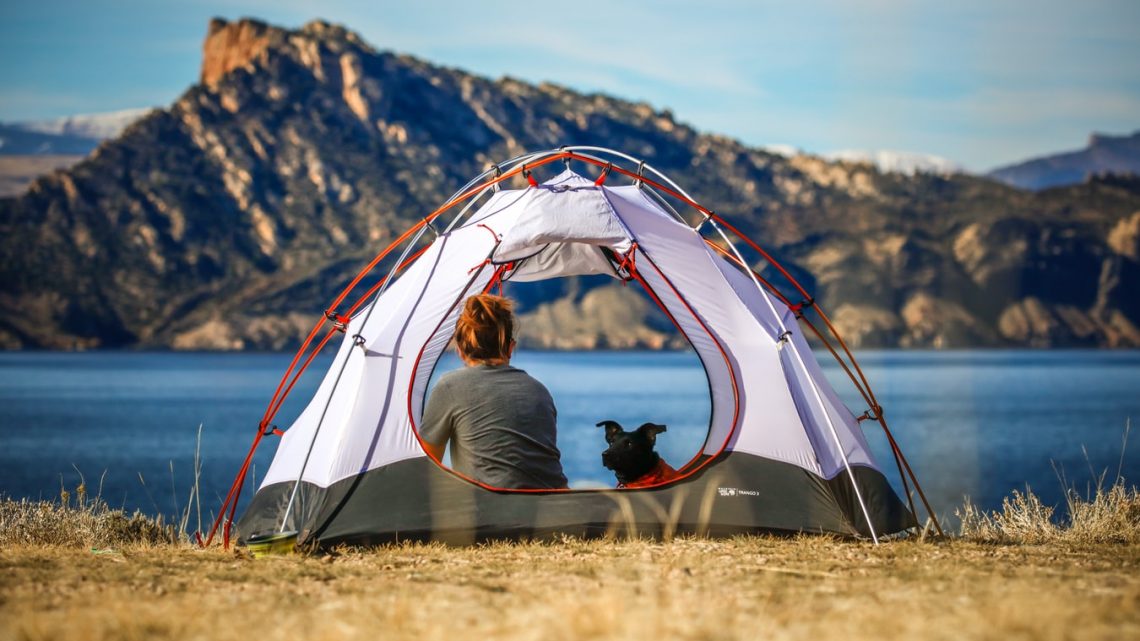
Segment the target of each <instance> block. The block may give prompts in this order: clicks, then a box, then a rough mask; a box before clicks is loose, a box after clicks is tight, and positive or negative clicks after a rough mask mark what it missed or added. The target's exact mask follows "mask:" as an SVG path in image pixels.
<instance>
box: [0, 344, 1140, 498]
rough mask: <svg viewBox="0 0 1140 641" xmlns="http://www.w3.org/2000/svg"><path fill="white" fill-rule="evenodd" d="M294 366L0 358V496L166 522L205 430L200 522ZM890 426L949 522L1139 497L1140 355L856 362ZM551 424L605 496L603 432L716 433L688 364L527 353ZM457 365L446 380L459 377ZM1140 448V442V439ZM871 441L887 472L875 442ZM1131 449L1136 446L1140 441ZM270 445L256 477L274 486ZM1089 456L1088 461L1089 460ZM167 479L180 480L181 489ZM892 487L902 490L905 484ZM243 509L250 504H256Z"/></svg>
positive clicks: (683, 358) (112, 357) (568, 464)
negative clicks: (967, 500) (648, 428)
mask: <svg viewBox="0 0 1140 641" xmlns="http://www.w3.org/2000/svg"><path fill="white" fill-rule="evenodd" d="M289 359H290V355H285V354H181V353H86V354H53V353H3V354H0V494H5V495H8V496H12V497H30V498H55V497H57V496H58V495H59V489H60V486H61V483H62V485H64V486H66V487H67V488H68V489H69V490H72V491H73V490H74V487H75V485H76V484H77V483H78V482H79V478H80V476H79V475H80V473H82V474H83V475H84V476H85V477H86V479H87V484H88V486H89V488H90V491H91V493H92V494H93V493H94V492H95V491H96V489H97V487H98V486H99V483H100V477H102V495H103V497H104V498H105V499H106V500H107V501H108V502H109V503H111V504H112V505H114V506H123V507H126V508H127V509H136V508H137V509H141V510H144V511H146V512H151V513H153V512H162V513H166V514H172V513H174V512H176V510H177V509H178V508H179V507H180V506H184V505H185V504H186V501H187V495H188V492H189V488H190V486H191V484H192V481H193V479H192V475H193V459H194V450H195V443H196V441H197V435H198V429H199V425H201V430H202V439H201V456H202V460H203V470H202V481H201V491H202V495H203V499H204V502H205V506H204V507H205V509H206V510H207V511H208V510H209V509H210V508H215V509H216V507H217V506H218V505H219V504H220V503H221V497H222V496H223V495H224V493H225V491H226V490H227V489H228V487H229V483H230V481H231V480H232V478H233V475H234V473H235V472H236V471H237V467H238V466H239V464H240V461H241V460H242V458H243V457H244V455H245V452H246V451H247V449H248V447H249V444H250V442H251V441H252V438H253V434H254V433H255V431H256V423H257V420H258V419H259V418H260V416H261V413H262V411H263V409H264V406H265V403H266V402H267V401H268V399H269V397H270V395H271V394H272V392H273V389H274V388H275V386H276V384H277V379H278V378H279V377H280V375H281V372H282V371H283V370H284V368H285V367H286V366H287V365H288V362H289ZM821 360H822V361H823V362H824V364H825V369H826V371H827V373H828V375H829V377H830V378H831V379H832V381H833V383H834V384H835V385H836V388H837V389H838V390H839V392H840V394H841V395H842V396H843V397H844V398H845V399H846V400H847V401H848V403H849V406H850V407H851V408H852V409H853V410H854V411H855V412H856V413H860V412H862V411H863V409H865V408H864V407H863V404H862V402H861V400H860V399H859V397H858V395H857V393H856V392H855V391H854V389H853V388H851V386H850V385H849V384H845V382H846V378H845V377H844V376H843V373H842V371H840V370H839V369H838V367H837V366H828V365H827V363H828V360H829V357H826V355H825V359H821ZM860 362H861V363H863V365H864V368H865V370H866V373H867V376H868V377H869V378H870V380H871V383H872V384H873V385H874V386H875V389H876V392H877V394H878V396H879V400H880V402H881V403H882V404H883V406H884V407H885V408H886V412H887V418H888V420H889V422H890V424H891V426H892V429H893V430H894V433H895V436H896V438H897V439H898V441H899V442H900V444H901V446H902V448H903V450H904V451H905V452H906V453H907V455H908V456H909V458H910V460H911V463H912V465H913V466H914V468H915V470H916V471H917V473H918V474H919V478H920V480H922V482H923V484H924V486H925V488H926V489H927V492H928V494H929V495H930V498H931V499H932V502H933V503H934V504H935V507H936V508H937V510H938V511H939V512H941V513H946V514H949V513H951V512H952V511H953V508H954V507H956V506H958V505H960V504H961V501H962V497H963V496H964V495H969V496H971V497H972V498H973V499H974V500H975V501H977V502H979V503H980V504H982V505H983V506H985V507H991V508H992V507H996V506H998V505H1000V502H1001V498H1002V497H1003V496H1004V495H1006V494H1007V493H1008V492H1009V491H1010V490H1011V489H1014V488H1023V487H1024V486H1025V485H1027V484H1028V485H1030V486H1032V488H1033V489H1034V491H1036V492H1037V493H1038V494H1040V495H1042V496H1043V498H1044V499H1045V500H1046V501H1047V502H1050V503H1059V502H1060V501H1061V483H1060V481H1059V480H1058V474H1057V472H1056V471H1055V470H1054V466H1056V468H1057V469H1059V470H1063V471H1064V474H1065V476H1066V478H1067V479H1068V481H1069V482H1070V484H1073V485H1076V486H1078V487H1079V488H1081V489H1084V488H1085V487H1086V486H1087V484H1088V483H1089V481H1090V479H1091V478H1092V473H1091V472H1090V467H1091V468H1092V471H1093V472H1095V473H1097V474H1099V473H1100V472H1102V471H1103V470H1106V469H1107V470H1108V471H1109V472H1108V473H1109V477H1110V478H1111V477H1114V476H1115V475H1116V472H1117V469H1118V467H1122V470H1123V473H1124V475H1125V477H1126V478H1128V479H1130V480H1131V481H1132V482H1134V483H1135V482H1140V442H1134V444H1133V446H1132V447H1130V448H1128V449H1127V450H1125V452H1124V457H1123V463H1122V458H1121V439H1122V436H1123V435H1124V431H1125V423H1126V421H1127V420H1128V419H1129V417H1131V418H1132V419H1133V420H1134V421H1136V420H1138V419H1140V352H1100V351H1097V352H1091V351H1090V352H1085V351H1064V352H1060V351H1058V352H1023V351H961V352H897V351H884V352H866V353H862V354H860ZM515 364H516V365H518V366H519V367H522V368H524V369H526V370H528V371H529V372H530V373H531V374H533V375H534V376H535V377H537V378H538V379H539V380H542V381H543V382H544V383H545V384H546V385H547V387H549V388H550V390H551V392H552V393H553V395H554V398H555V401H556V403H557V405H558V410H559V429H560V433H559V444H560V447H561V449H562V452H563V464H564V466H565V469H566V471H567V475H568V476H569V477H570V478H571V480H572V482H578V483H583V482H591V481H592V482H603V483H609V482H612V481H611V479H612V477H611V476H610V475H609V473H608V472H607V471H606V470H604V469H603V468H602V467H601V464H600V460H599V453H600V452H601V450H602V443H603V440H602V437H601V434H600V430H598V429H597V428H595V427H594V424H595V423H596V422H598V421H599V420H602V419H605V418H610V419H615V420H618V421H620V422H622V423H623V424H625V425H626V426H627V428H629V427H633V426H636V425H638V424H640V423H641V422H643V421H646V420H653V421H655V422H658V423H665V424H667V425H668V426H669V431H668V432H667V433H666V434H664V435H662V436H661V437H660V440H659V450H660V451H662V453H663V454H664V455H665V457H666V459H667V460H669V461H671V462H677V463H680V462H683V461H685V460H687V459H688V458H689V456H691V455H692V454H693V453H694V452H695V451H696V450H697V449H698V448H699V447H700V444H701V442H702V441H703V440H704V436H705V429H706V426H707V424H708V414H709V401H708V391H707V383H706V380H705V378H704V373H703V370H701V368H700V365H699V363H698V362H697V361H696V357H695V356H694V355H693V354H692V353H656V352H654V353H648V352H647V353H620V352H619V353H609V352H605V353H593V352H592V353H550V352H526V353H520V354H519V355H518V357H517V358H516V359H515ZM457 365H458V364H457V362H456V361H455V360H454V359H453V358H449V359H448V360H446V361H445V362H444V364H443V365H441V368H440V370H441V371H443V370H446V369H448V368H451V367H455V366H457ZM327 366H328V359H327V358H326V359H324V360H323V361H318V362H317V363H315V364H314V366H313V371H312V373H311V378H309V379H307V380H303V381H302V383H301V384H300V385H299V386H298V388H297V389H296V390H295V391H294V393H293V395H292V397H291V399H290V402H288V403H286V405H285V408H284V409H283V411H282V413H281V415H280V416H279V421H278V422H279V423H280V424H282V425H287V424H288V422H289V417H291V416H293V415H295V414H296V412H298V411H299V410H300V409H301V406H302V405H303V404H304V403H305V401H307V399H308V397H309V395H311V394H312V391H313V389H314V388H315V386H316V384H317V383H318V381H319V378H320V376H321V375H322V374H323V371H324V369H325V368H326V367H327ZM1138 431H1140V430H1138ZM866 432H867V436H868V438H869V440H870V441H871V444H872V448H873V450H874V452H875V453H876V455H877V456H878V458H879V461H880V463H881V464H882V467H883V468H884V469H885V470H886V471H887V472H888V473H889V475H890V476H891V477H892V479H894V476H895V474H894V465H893V463H892V462H891V459H890V458H889V453H888V450H887V446H886V442H885V439H883V438H882V435H881V433H880V432H879V430H878V428H877V426H873V425H868V426H867V429H866ZM1133 436H1134V437H1136V438H1134V439H1133V441H1140V434H1134V435H1133ZM274 448H275V441H274V440H273V439H268V440H267V441H266V442H265V443H264V444H263V446H262V448H261V450H260V451H259V452H258V455H257V457H256V459H255V461H256V467H255V470H254V473H255V474H256V475H257V476H258V477H260V475H261V474H262V473H263V472H264V471H265V469H267V467H268V464H269V461H270V460H271V458H272V455H273V449H274ZM1086 451H1087V459H1086V455H1085V452H1086ZM172 470H173V478H172ZM896 487H898V483H897V480H896ZM247 495H248V491H247Z"/></svg>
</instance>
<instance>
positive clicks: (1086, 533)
mask: <svg viewBox="0 0 1140 641" xmlns="http://www.w3.org/2000/svg"><path fill="white" fill-rule="evenodd" d="M1065 508H1066V510H1067V513H1066V514H1065V515H1064V518H1063V519H1061V520H1059V521H1058V519H1055V518H1054V514H1053V512H1054V509H1053V508H1052V507H1050V506H1047V505H1044V504H1042V503H1041V500H1040V499H1038V498H1037V496H1036V495H1035V494H1033V492H1032V491H1031V490H1029V489H1026V491H1025V493H1024V494H1023V493H1021V492H1018V491H1016V490H1014V492H1013V494H1012V495H1011V496H1009V497H1007V498H1005V499H1004V500H1003V501H1002V508H1001V509H1000V510H996V511H994V512H988V513H987V512H985V511H983V510H981V509H979V508H978V507H977V506H975V505H974V504H973V503H971V502H970V501H969V500H968V499H967V500H966V503H965V505H964V506H963V507H962V509H960V510H958V512H957V515H958V518H960V519H961V521H962V528H961V534H962V536H963V537H964V538H967V539H972V540H975V541H992V542H1001V543H1030V544H1035V543H1037V544H1039V543H1057V542H1064V543H1077V544H1080V543H1085V544H1099V543H1140V492H1138V491H1137V488H1135V487H1131V488H1130V487H1126V486H1125V484H1124V481H1123V480H1122V479H1118V480H1117V482H1116V483H1114V484H1113V485H1112V486H1111V487H1109V488H1107V489H1105V488H1103V487H1098V488H1097V490H1096V493H1095V494H1094V495H1093V496H1092V497H1091V498H1088V497H1082V496H1081V495H1080V494H1078V493H1076V492H1075V491H1073V490H1069V491H1068V492H1067V495H1066V505H1065Z"/></svg>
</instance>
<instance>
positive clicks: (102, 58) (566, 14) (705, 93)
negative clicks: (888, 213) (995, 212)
mask: <svg viewBox="0 0 1140 641" xmlns="http://www.w3.org/2000/svg"><path fill="white" fill-rule="evenodd" d="M213 16H221V17H224V18H227V19H237V18H240V17H243V16H250V17H256V18H260V19H262V20H265V21H267V22H270V23H272V24H277V25H280V26H285V27H299V26H301V25H302V24H304V23H306V22H308V21H309V20H312V19H314V18H322V19H325V20H328V21H330V22H336V23H340V24H343V25H345V26H347V27H348V28H350V29H352V30H355V31H357V32H358V33H360V34H361V35H362V36H363V37H364V39H365V40H366V41H368V42H369V43H371V44H372V45H373V46H374V47H376V48H378V49H382V50H393V51H397V52H400V53H407V54H411V55H414V56H417V57H420V58H423V59H425V60H428V61H430V62H433V63H437V64H443V65H447V66H451V67H459V68H462V69H464V70H467V71H470V72H473V73H477V74H480V75H484V76H488V77H492V78H498V77H501V76H504V75H509V76H512V77H515V78H519V79H522V80H526V81H531V82H543V81H550V82H555V83H558V84H561V85H565V86H568V87H571V88H573V89H576V90H582V91H590V92H592V91H599V92H604V93H607V94H611V95H615V96H618V97H621V98H626V99H630V100H636V101H645V102H648V103H649V104H651V105H653V106H654V107H656V108H659V109H665V108H668V109H671V110H672V111H673V113H674V114H675V116H676V117H677V118H678V119H679V120H681V121H684V122H686V123H689V124H691V125H692V126H694V127H696V128H697V129H699V130H701V131H704V132H710V133H719V134H724V135H728V136H731V137H733V138H737V139H740V140H742V141H743V142H745V143H748V144H751V145H791V146H794V147H797V148H800V149H803V150H806V151H810V152H815V153H824V152H829V151H836V150H841V149H867V150H880V149H889V150H900V151H909V152H921V153H929V154H934V155H938V156H942V157H945V158H948V159H950V160H953V161H955V162H957V163H959V164H961V165H963V166H964V167H965V168H967V169H969V170H973V171H981V170H986V169H990V168H993V167H996V166H1000V165H1004V164H1007V163H1010V162H1014V161H1018V160H1022V159H1025V158H1029V157H1033V156H1038V155H1042V154H1047V153H1053V152H1056V151H1060V150H1068V149H1076V148H1080V147H1082V146H1084V144H1085V143H1086V141H1087V138H1088V136H1089V134H1090V133H1092V132H1094V131H1097V132H1104V133H1110V134H1124V133H1131V132H1133V131H1136V130H1140V0H1038V1H1020V2H1019V1H1013V0H979V1H976V0H961V1H959V0H949V1H947V0H943V1H941V2H917V1H912V2H906V1H902V0H862V1H859V2H856V1H854V0H852V1H850V2H842V1H839V0H797V1H795V2H788V1H787V0H782V1H779V2H769V1H766V0H753V1H745V0H740V1H737V0H703V1H700V2H698V1H696V0H689V1H686V2H677V1H674V0H658V1H656V2H629V1H626V0H608V1H607V2H598V3H580V4H577V5H570V4H567V3H528V2H519V1H517V0H515V1H511V2H506V1H500V0H477V1H473V0H465V1H456V2H443V1H440V2H433V1H431V0H419V1H415V0H411V1H409V0H405V1H404V2H389V1H387V0H374V1H371V2H362V1H353V0H323V1H322V2H299V1H295V0H246V1H234V2H217V1H207V0H184V1H181V2H174V1H164V0H117V1H111V0H86V1H81V0H73V1H72V2H64V1H60V0H36V1H35V2H29V1H27V0H3V3H2V4H0V121H3V122H11V121H20V120H39V119H46V118H54V117H60V116H66V115H72V114H80V113H93V112H104V111H114V110H120V109H129V108H135V107H145V106H165V105H169V104H170V103H172V102H173V101H174V100H175V99H177V97H178V96H179V95H180V94H182V93H183V92H184V91H185V90H186V89H187V88H189V87H190V86H191V85H192V84H193V83H195V82H197V79H198V67H199V63H200V57H201V43H202V39H203V38H204V36H205V32H206V26H207V23H208V21H209V19H210V18H211V17H213ZM574 142H575V141H567V143H568V144H573V143H574Z"/></svg>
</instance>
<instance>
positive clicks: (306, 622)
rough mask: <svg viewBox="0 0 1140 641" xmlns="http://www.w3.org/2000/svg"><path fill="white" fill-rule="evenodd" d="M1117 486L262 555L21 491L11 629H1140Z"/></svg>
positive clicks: (1125, 632) (573, 635) (4, 598)
mask: <svg viewBox="0 0 1140 641" xmlns="http://www.w3.org/2000/svg"><path fill="white" fill-rule="evenodd" d="M1112 491H1113V490H1106V491H1105V492H1103V493H1101V494H1098V496H1097V497H1096V498H1095V499H1094V500H1092V501H1085V502H1083V504H1084V506H1085V507H1086V508H1088V506H1090V505H1096V504H1097V503H1098V501H1099V502H1100V508H1099V510H1100V511H1099V512H1096V513H1095V514H1094V513H1093V512H1092V511H1089V510H1086V511H1085V512H1081V511H1080V507H1079V506H1078V510H1077V511H1076V512H1070V516H1068V517H1066V519H1062V520H1061V525H1059V526H1058V525H1048V524H1045V523H1042V522H1041V521H1040V519H1041V518H1042V517H1047V516H1049V515H1048V514H1047V513H1046V512H1047V511H1048V510H1047V508H1044V507H1042V506H1040V504H1039V503H1037V504H1034V503H1033V501H1032V500H1030V499H1031V498H1032V497H1031V495H1030V496H1029V497H1026V496H1020V497H1019V496H1014V497H1011V500H1010V502H1009V503H1008V504H1007V505H1006V507H1005V509H1004V510H1002V511H1001V512H998V513H995V514H984V513H980V512H977V511H975V513H974V514H973V515H972V516H970V515H969V514H965V516H966V517H967V518H965V519H964V522H965V525H964V527H965V531H964V533H963V535H960V536H955V537H952V538H950V539H945V540H941V541H929V540H928V541H920V540H917V539H909V540H900V541H894V542H890V543H886V544H884V545H881V546H878V547H875V546H873V545H871V544H869V543H865V542H853V541H841V540H835V539H830V538H826V537H818V536H812V537H808V536H804V537H796V538H772V537H745V538H738V539H733V540H721V541H710V540H704V539H679V540H673V541H669V542H664V543H663V542H650V541H606V540H598V541H579V540H565V541H560V542H554V543H544V544H537V543H524V544H497V545H489V546H482V547H473V548H445V547H441V546H397V547H385V548H380V549H375V550H341V551H337V552H334V553H331V554H326V555H321V556H283V557H272V558H263V559H252V558H250V557H249V556H248V555H247V554H245V553H242V552H240V551H238V552H234V551H229V552H226V551H223V550H221V549H218V548H213V549H209V550H197V549H193V548H192V547H190V546H189V545H187V544H185V543H178V542H170V539H169V538H168V537H170V535H171V533H172V531H171V530H170V529H169V528H167V529H164V528H163V527H162V526H161V524H154V523H151V526H153V527H147V526H144V525H142V524H141V523H140V522H135V523H134V524H133V525H132V524H131V520H130V519H128V518H126V517H125V516H123V515H119V516H118V517H115V516H114V513H113V512H111V511H109V510H106V509H104V508H99V507H98V506H92V505H87V506H85V507H83V508H75V507H65V506H62V505H60V504H58V503H56V504H32V503H16V502H12V501H7V502H3V503H0V639H9V638H11V639H96V640H99V639H174V638H178V639H183V638H187V639H199V638H200V639H259V640H270V639H295V638H306V639H317V640H320V639H357V638H360V639H365V638H367V639H375V638H383V639H386V640H387V639H416V640H417V641H427V640H431V639H449V640H450V639H482V638H495V639H534V640H536V641H537V640H542V641H548V640H557V639H623V640H629V639H648V640H659V639H673V638H677V639H737V638H739V639H797V640H801V641H802V640H803V639H835V638H841V639H890V638H911V639H913V638H927V639H929V638H945V639H962V638H994V639H1003V640H1005V639H1076V638H1081V639H1085V638H1087V639H1114V640H1116V639H1136V638H1140V498H1138V497H1137V493H1136V490H1135V489H1131V490H1128V491H1125V490H1124V489H1123V488H1121V489H1120V490H1119V491H1118V492H1117V495H1116V496H1115V498H1113V496H1112ZM1082 514H1083V515H1084V516H1080V515H1082ZM1090 514H1092V516H1089V515H1090ZM1072 515H1078V516H1077V518H1078V519H1085V521H1083V522H1081V523H1078V522H1076V521H1074V518H1073V516H1072ZM1094 518H1095V519H1099V521H1098V522H1097V524H1099V526H1098V527H1093V526H1094V525H1096V524H1094V523H1093V521H1092V519H1094ZM69 519H70V521H69ZM101 519H104V520H105V519H110V520H111V521H114V523H112V524H110V525H106V524H104V525H99V521H100V520H101ZM69 522H70V523H71V525H68V523H69ZM143 522H145V520H144V521H143ZM76 531H78V532H79V533H78V534H75V532H76Z"/></svg>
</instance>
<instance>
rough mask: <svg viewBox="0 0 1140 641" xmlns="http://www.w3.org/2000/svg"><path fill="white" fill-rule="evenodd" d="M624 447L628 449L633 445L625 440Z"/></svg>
mask: <svg viewBox="0 0 1140 641" xmlns="http://www.w3.org/2000/svg"><path fill="white" fill-rule="evenodd" d="M625 447H626V449H629V448H631V447H633V443H630V442H629V441H626V442H625Z"/></svg>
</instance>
